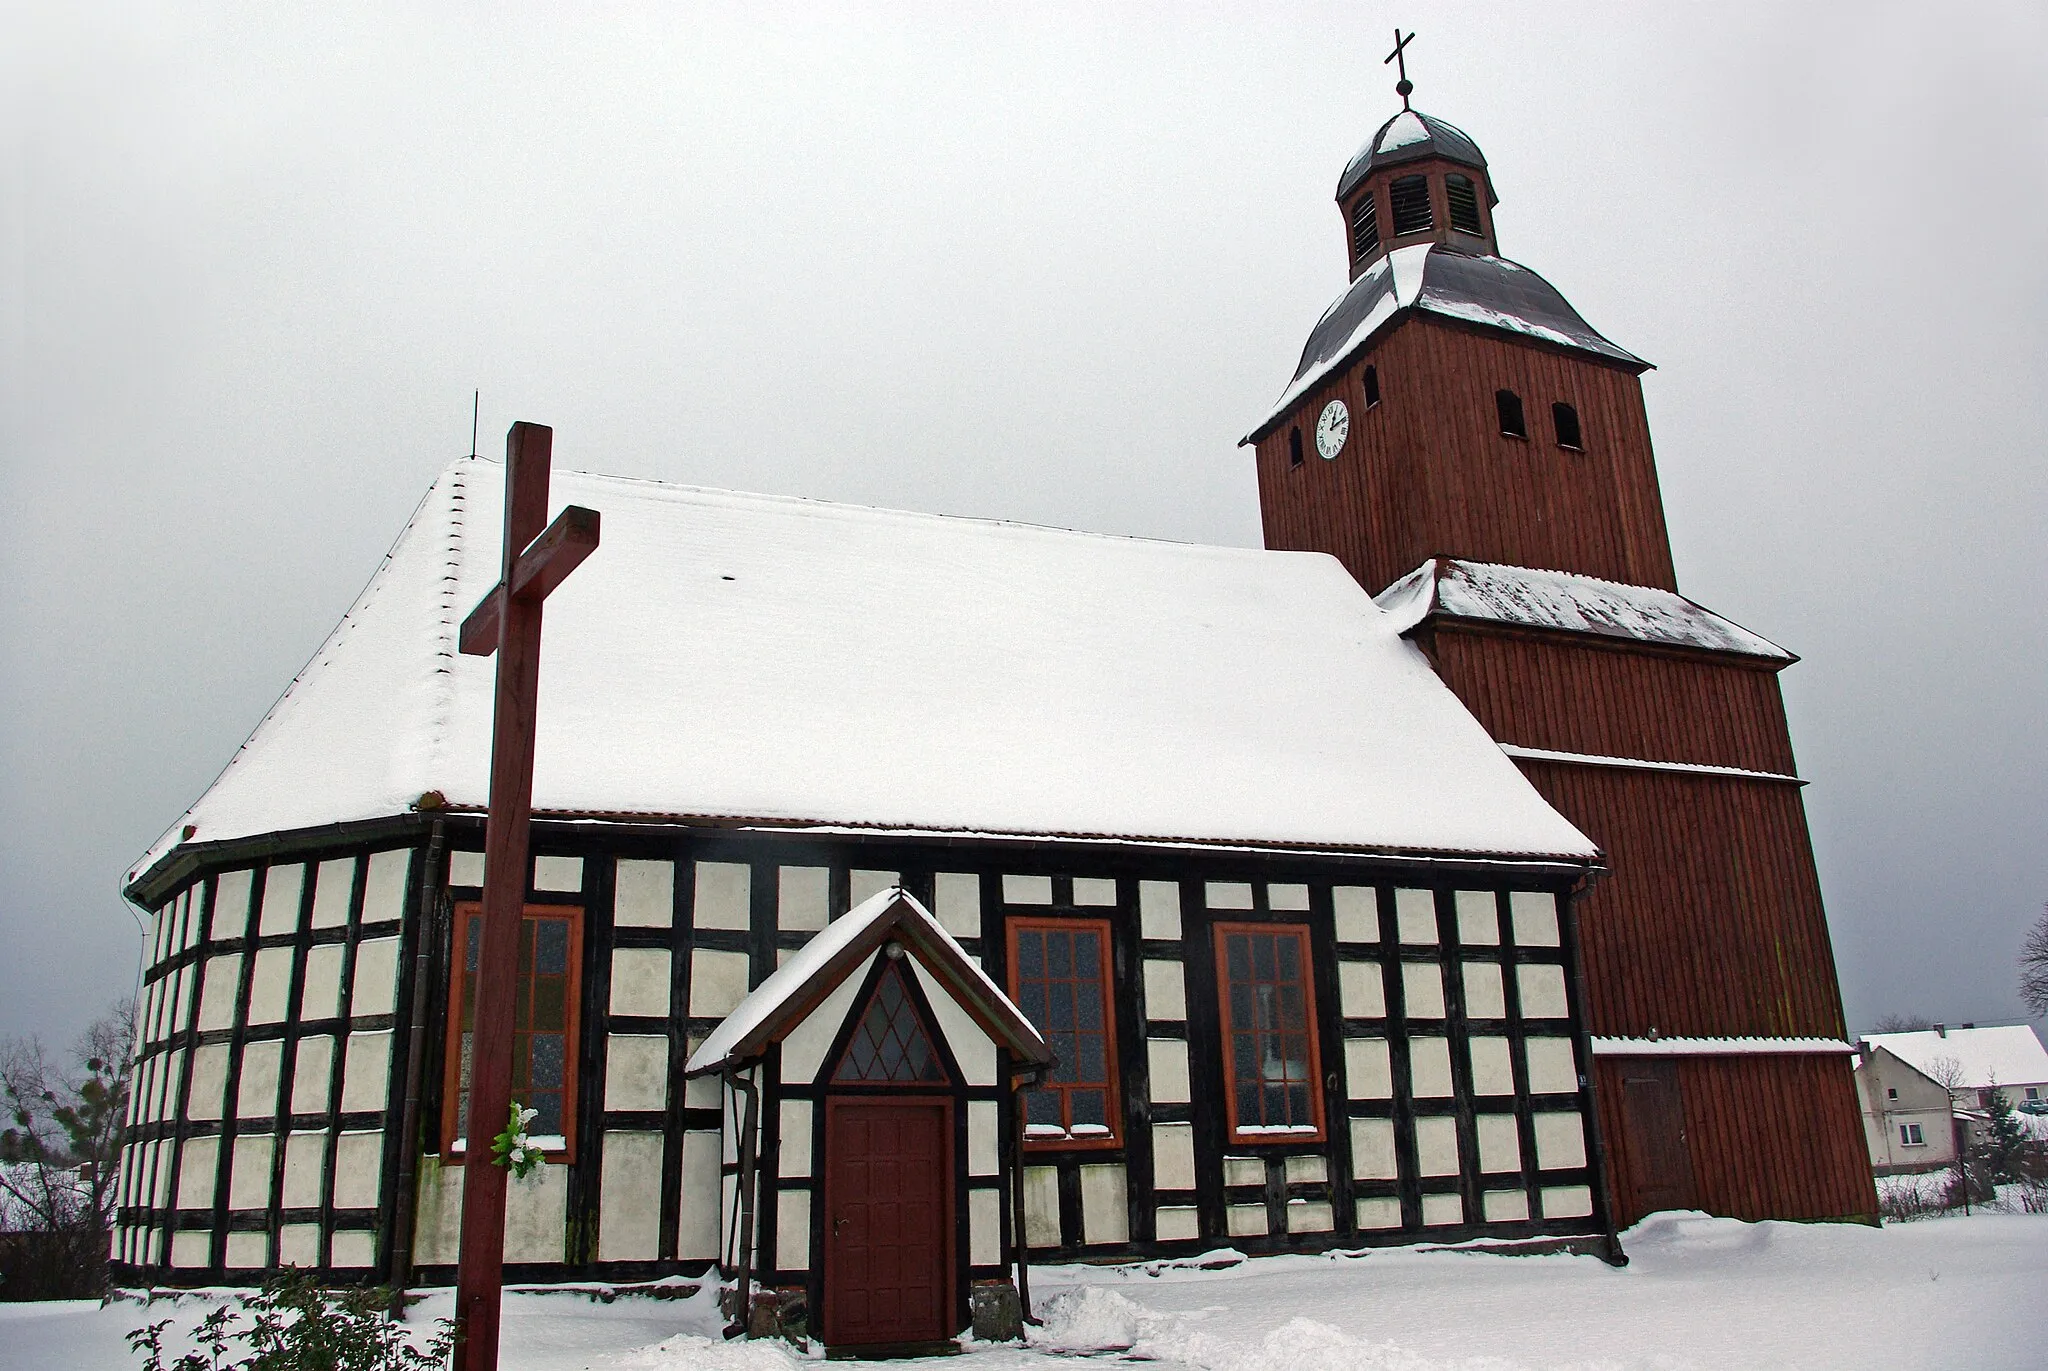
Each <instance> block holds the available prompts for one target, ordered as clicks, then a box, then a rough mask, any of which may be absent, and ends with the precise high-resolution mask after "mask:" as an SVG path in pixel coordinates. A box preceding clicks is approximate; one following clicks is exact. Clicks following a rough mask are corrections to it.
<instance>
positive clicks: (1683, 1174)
mask: <svg viewBox="0 0 2048 1371" xmlns="http://www.w3.org/2000/svg"><path fill="white" fill-rule="evenodd" d="M1621 1096H1622V1112H1623V1117H1624V1118H1625V1119H1626V1120H1627V1123H1628V1142H1627V1155H1628V1170H1629V1186H1630V1189H1631V1190H1632V1191H1633V1192H1634V1194H1633V1195H1632V1196H1631V1197H1630V1200H1631V1202H1630V1203H1628V1204H1627V1205H1626V1206H1624V1207H1625V1208H1626V1209H1627V1211H1628V1212H1629V1213H1631V1214H1634V1215H1637V1216H1640V1215H1643V1214H1648V1213H1651V1212H1653V1211H1655V1210H1659V1209H1693V1208H1696V1207H1697V1206H1698V1201H1697V1199H1696V1197H1695V1191H1694V1186H1693V1174H1692V1150H1691V1149H1690V1148H1689V1147H1687V1145H1686V1141H1685V1100H1684V1098H1683V1096H1681V1095H1680V1094H1679V1090H1678V1064H1677V1063H1676V1062H1659V1061H1633V1062H1630V1063H1629V1064H1628V1065H1626V1066H1624V1067H1623V1068H1622V1072H1621Z"/></svg>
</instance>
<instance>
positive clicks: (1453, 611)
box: [1376, 557, 1799, 662]
mask: <svg viewBox="0 0 2048 1371" xmlns="http://www.w3.org/2000/svg"><path fill="white" fill-rule="evenodd" d="M1376 599H1377V601H1378V603H1379V606H1380V608H1381V609H1384V610H1386V611H1387V612H1388V613H1389V614H1391V615H1393V616H1394V619H1395V621H1396V622H1397V623H1399V624H1400V626H1401V631H1402V632H1404V633H1405V632H1407V631H1408V630H1409V629H1411V628H1413V627H1415V626H1416V625H1417V624H1419V623H1421V622H1422V621H1423V620H1424V619H1427V618H1429V617H1431V616H1432V615H1443V616H1445V617H1447V618H1453V619H1480V620H1484V621H1486V622H1488V623H1496V624H1519V625H1522V626H1523V627H1525V628H1549V629H1558V630H1561V631H1563V632H1566V633H1591V634H1594V635H1596V636H1598V637H1602V638H1628V639H1632V640H1633V641H1636V642H1640V643H1661V644H1663V645H1665V646H1667V647H1691V648H1701V649H1705V650H1707V651H1711V652H1735V653H1740V654H1742V655H1743V656H1745V657H1763V658H1768V659H1769V660H1771V661H1777V662H1796V661H1798V660H1799V659H1798V658H1797V657H1794V656H1793V655H1792V654H1791V653H1789V652H1787V651H1785V649H1784V648H1782V647H1779V646H1778V645H1777V644H1776V643H1774V642H1772V641H1770V639H1768V638H1765V637H1763V636H1762V635H1760V634H1756V633H1751V632H1750V631H1749V630H1748V629H1746V628H1744V627H1742V626H1741V625H1740V624H1737V623H1734V622H1732V621H1730V620H1728V619H1724V618H1722V617H1721V616H1720V615H1718V614H1716V613H1714V612H1713V611H1712V610H1710V609H1706V608H1703V607H1702V606H1700V605H1697V604H1695V603H1693V602H1692V601H1691V600H1688V599H1686V598H1685V597H1684V596H1683V595H1680V594H1679V593H1678V592H1677V591H1675V590H1658V589H1656V588H1655V587H1652V586H1632V585H1627V584H1624V583H1623V582H1620V581H1605V580H1602V579H1600V578H1599V577H1597V576H1581V575H1579V574H1578V573H1576V572H1570V571H1538V570H1535V569H1532V568H1530V567H1519V566H1502V565H1499V564H1497V563H1494V562H1468V561H1463V560H1461V559H1458V558H1453V557H1432V558H1430V559H1429V560H1428V561H1426V562H1424V563H1423V564H1422V565H1421V566H1418V567H1417V568H1415V570H1413V571H1411V572H1409V573H1408V574H1407V575H1406V576H1403V577H1402V578H1401V579H1400V580H1398V581H1396V582H1394V583H1393V584H1392V585H1390V586H1388V587H1387V588H1386V589H1385V590H1383V591H1381V592H1380V593H1379V595H1378V596H1377V597H1376Z"/></svg>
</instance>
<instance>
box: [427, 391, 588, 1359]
mask: <svg viewBox="0 0 2048 1371" xmlns="http://www.w3.org/2000/svg"><path fill="white" fill-rule="evenodd" d="M554 440H555V431H554V430H553V429H551V428H548V427H546V426H544V425H541V424H514V425H512V428H511V431H510V432H508V433H507V434H506V435H505V558H504V574H503V576H502V577H501V578H500V579H499V581H498V584H497V585H496V586H494V587H493V588H492V589H491V592H490V594H488V595H486V596H484V598H483V600H482V601H481V602H479V603H478V605H477V607H476V608H475V609H474V610H472V611H470V615H469V618H467V619H465V620H464V621H463V624H462V634H461V640H460V641H461V645H462V651H463V652H464V653H466V654H468V655H470V656H474V657H488V656H490V655H491V654H492V653H493V652H495V653H497V654H498V685H497V699H496V703H495V705H494V707H493V711H492V716H491V800H490V804H491V807H490V815H489V818H488V819H487V821H486V825H485V828H484V902H483V938H482V947H481V948H480V949H479V952H478V960H477V972H476V1019H475V1022H474V1024H473V1027H472V1030H471V1035H470V1049H469V1050H470V1069H469V1117H468V1119H467V1120H466V1121H465V1131H464V1137H465V1138H466V1139H467V1141H466V1142H465V1144H464V1151H463V1158H462V1255H461V1265H460V1267H459V1268H458V1271H457V1275H456V1285H455V1320H456V1328H457V1331H458V1338H457V1341H456V1344H455V1371H496V1368H497V1365H498V1314H499V1305H500V1303H501V1298H502V1295H503V1293H504V1275H505V1181H506V1179H507V1177H506V1171H505V1168H504V1167H502V1166H496V1165H493V1164H492V1159H491V1140H492V1139H493V1138H495V1137H496V1136H497V1135H498V1133H499V1132H500V1131H501V1130H502V1129H503V1128H504V1127H505V1120H506V1116H507V1114H508V1112H509V1110H510V1108H511V1102H512V1013H513V1000H514V997H515V991H516V981H517V978H518V974H519V932H520V921H521V920H522V919H523V918H524V917H525V913H526V858H527V847H528V843H527V839H528V828H529V826H530V824H531V822H532V819H533V739H534V718H535V714H536V712H537V711H536V706H537V704H538V701H539V695H540V609H541V602H542V601H543V600H545V599H546V598H547V596H548V592H550V591H552V590H553V589H554V588H555V587H556V586H558V585H560V584H561V583H562V581H563V579H564V578H565V577H567V576H568V574H569V573H570V572H572V571H574V570H575V569H576V567H577V566H578V564H580V563H581V562H582V561H583V559H584V558H585V557H588V556H589V555H590V554H591V552H592V550H593V549H595V548H596V547H597V535H598V516H597V511H596V510H594V509H583V508H580V507H578V506H576V505H571V506H569V507H568V508H567V509H564V510H563V511H562V512H561V514H559V515H558V516H556V518H555V521H554V522H553V523H552V524H549V525H548V526H547V528H546V529H545V530H543V529H542V528H541V521H542V520H543V519H545V518H546V517H547V512H548V467H549V463H550V460H551V458H552V455H553V449H554ZM455 955H456V956H461V955H462V950H461V949H460V948H457V949H456V952H455ZM448 1012H449V1013H451V1014H460V1013H461V1012H462V1007H461V1006H460V1005H450V1006H449V1007H448ZM572 1050H573V1048H572ZM565 1107H570V1108H573V1107H574V1101H566V1102H565ZM413 1142H414V1140H412V1139H407V1141H406V1145H407V1146H408V1147H409V1146H412V1145H413Z"/></svg>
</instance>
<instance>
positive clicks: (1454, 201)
mask: <svg viewBox="0 0 2048 1371" xmlns="http://www.w3.org/2000/svg"><path fill="white" fill-rule="evenodd" d="M1444 199H1445V200H1446V201H1447V202H1448V203H1449V205H1450V208H1451V227H1452V228H1454V229H1457V230H1458V231H1459V232H1460V233H1484V232H1485V230H1484V229H1482V228H1481V227H1480V226H1479V188H1478V187H1477V186H1475V185H1473V184H1472V178H1471V177H1469V176H1460V175H1458V174H1457V173H1456V172H1452V173H1451V174H1450V175H1449V176H1446V177H1445V178H1444Z"/></svg>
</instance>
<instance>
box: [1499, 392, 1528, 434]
mask: <svg viewBox="0 0 2048 1371" xmlns="http://www.w3.org/2000/svg"><path fill="white" fill-rule="evenodd" d="M1493 404H1494V408H1496V409H1498V410H1499V411H1500V431H1501V435H1502V436H1503V437H1507V438H1527V437H1528V436H1529V421H1528V420H1527V419H1525V418H1523V417H1522V397H1521V396H1519V395H1517V394H1515V393H1514V392H1513V391H1512V390H1496V391H1495V392H1494V393H1493Z"/></svg>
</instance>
